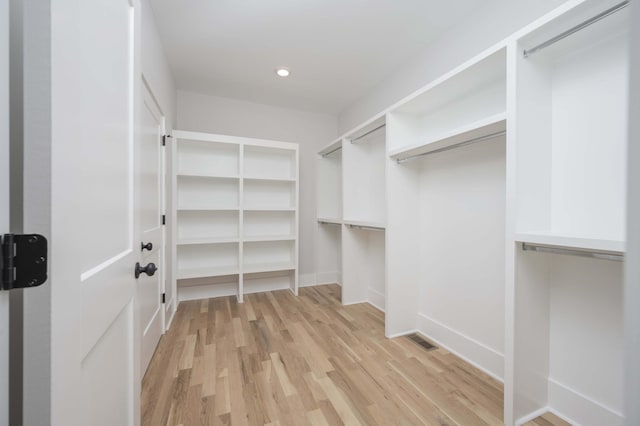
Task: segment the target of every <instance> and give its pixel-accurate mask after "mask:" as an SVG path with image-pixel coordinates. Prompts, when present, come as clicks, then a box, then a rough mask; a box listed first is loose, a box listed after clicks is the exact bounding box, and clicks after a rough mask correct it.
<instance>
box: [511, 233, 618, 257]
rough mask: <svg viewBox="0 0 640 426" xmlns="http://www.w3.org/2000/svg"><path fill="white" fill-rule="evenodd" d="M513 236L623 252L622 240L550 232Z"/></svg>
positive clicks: (566, 246) (546, 243) (553, 244)
mask: <svg viewBox="0 0 640 426" xmlns="http://www.w3.org/2000/svg"><path fill="white" fill-rule="evenodd" d="M515 237H516V238H515V240H516V241H518V242H522V243H527V244H534V245H542V246H548V247H557V248H562V249H575V250H583V251H594V252H602V253H611V254H624V252H625V243H624V241H615V240H602V239H596V238H579V237H571V236H566V235H555V234H552V233H550V232H527V233H524V232H521V233H517V234H516V236H515Z"/></svg>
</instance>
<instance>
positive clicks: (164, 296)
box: [162, 293, 167, 303]
mask: <svg viewBox="0 0 640 426" xmlns="http://www.w3.org/2000/svg"><path fill="white" fill-rule="evenodd" d="M166 297H167V295H166V294H165V293H162V303H166V301H165V299H166Z"/></svg>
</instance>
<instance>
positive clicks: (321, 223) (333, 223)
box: [318, 220, 340, 225]
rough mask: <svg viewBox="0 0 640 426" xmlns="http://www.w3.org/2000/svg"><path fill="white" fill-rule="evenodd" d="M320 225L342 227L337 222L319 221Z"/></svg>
mask: <svg viewBox="0 0 640 426" xmlns="http://www.w3.org/2000/svg"><path fill="white" fill-rule="evenodd" d="M318 223H319V224H320V225H340V224H339V223H336V222H327V221H326V220H319V221H318Z"/></svg>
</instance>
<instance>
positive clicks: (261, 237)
mask: <svg viewBox="0 0 640 426" xmlns="http://www.w3.org/2000/svg"><path fill="white" fill-rule="evenodd" d="M173 137H174V143H173V152H172V155H173V157H172V158H173V159H174V163H173V167H172V170H175V174H174V176H173V185H174V186H173V187H174V194H175V197H173V199H174V200H175V201H174V214H173V215H172V217H173V218H174V223H173V232H174V236H173V241H175V248H174V251H173V253H174V271H175V272H174V280H176V281H177V286H178V295H179V298H180V300H188V299H193V298H204V297H216V296H223V295H232V294H235V295H236V296H237V297H238V300H239V301H240V302H242V299H243V294H245V293H251V292H254V291H265V290H275V289H282V288H289V289H291V291H293V292H294V293H295V294H297V291H298V145H297V144H292V143H284V142H275V141H264V140H258V139H248V138H238V137H231V136H223V135H210V134H203V133H195V132H184V131H176V132H174V135H173Z"/></svg>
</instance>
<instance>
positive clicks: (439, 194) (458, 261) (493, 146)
mask: <svg viewBox="0 0 640 426" xmlns="http://www.w3.org/2000/svg"><path fill="white" fill-rule="evenodd" d="M420 161H422V164H421V167H422V169H421V174H420V177H419V183H420V193H419V198H420V203H421V204H420V219H421V220H420V245H421V248H420V259H421V262H420V268H421V270H420V277H421V282H420V296H419V298H420V311H419V315H418V316H419V320H418V323H419V326H418V329H419V330H420V331H422V332H423V333H425V334H426V335H427V336H429V337H431V338H432V339H434V340H436V341H437V342H438V343H440V344H441V345H443V346H445V347H447V348H449V349H451V350H452V351H454V352H456V353H457V354H459V355H461V356H463V357H464V358H466V359H469V360H472V361H473V362H475V363H476V364H477V365H479V366H480V367H481V368H483V369H484V370H485V371H488V372H490V373H491V374H493V375H494V376H496V377H503V358H504V357H503V354H504V303H505V298H504V288H505V275H504V270H505V248H504V240H505V185H506V178H505V174H506V171H505V167H506V162H505V140H504V138H496V139H494V140H491V141H486V142H483V143H481V144H475V145H471V146H467V147H461V148H458V149H456V150H451V151H447V152H442V153H439V154H434V155H430V156H427V157H424V159H423V160H420Z"/></svg>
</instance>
